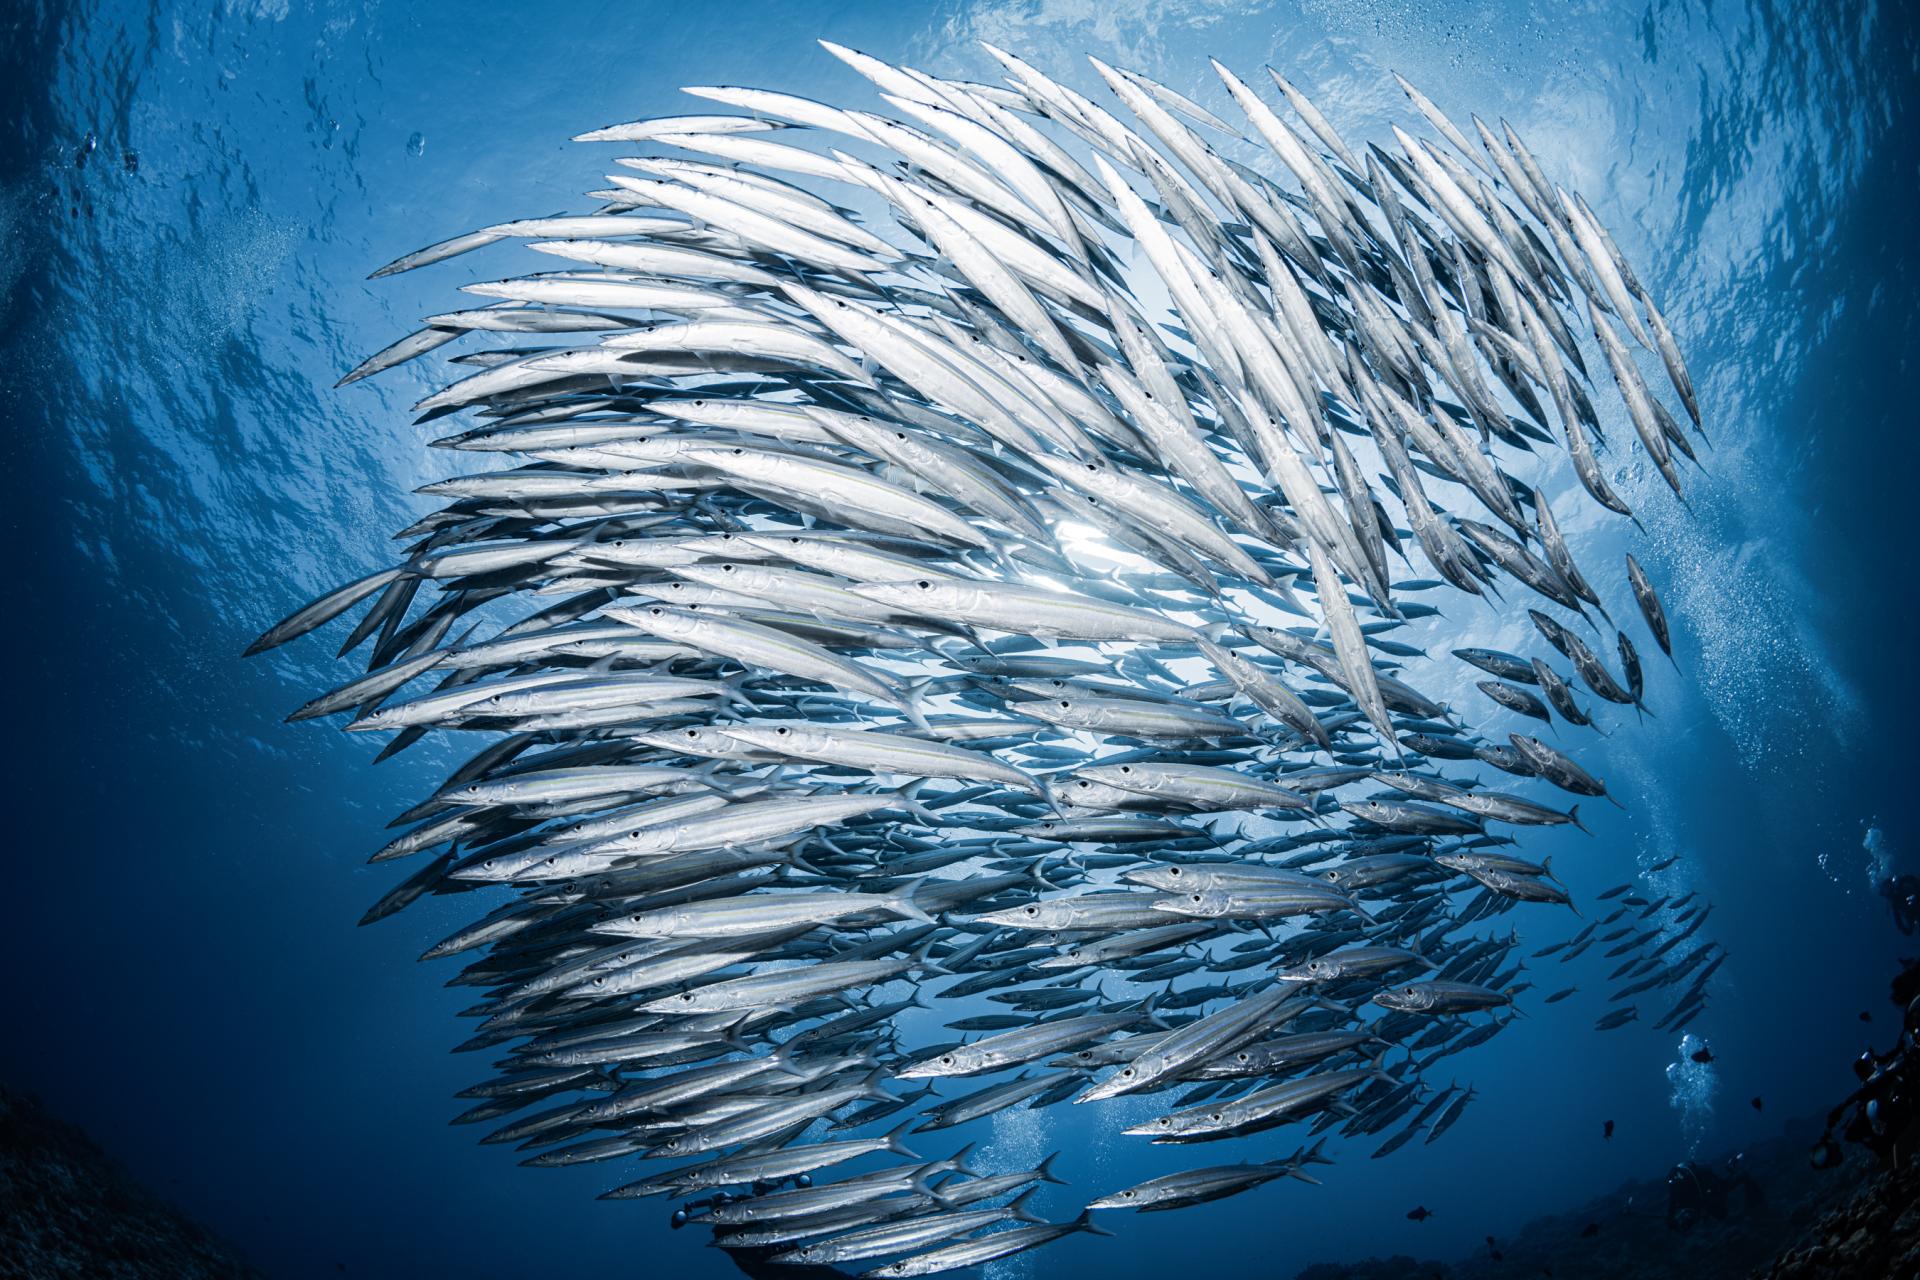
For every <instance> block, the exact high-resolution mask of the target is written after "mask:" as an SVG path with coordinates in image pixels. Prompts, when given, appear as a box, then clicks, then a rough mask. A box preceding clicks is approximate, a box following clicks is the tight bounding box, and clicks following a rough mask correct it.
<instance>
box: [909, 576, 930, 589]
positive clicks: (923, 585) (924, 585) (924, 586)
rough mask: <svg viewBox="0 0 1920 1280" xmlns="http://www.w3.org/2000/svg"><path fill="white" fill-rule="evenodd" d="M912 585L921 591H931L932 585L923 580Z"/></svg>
mask: <svg viewBox="0 0 1920 1280" xmlns="http://www.w3.org/2000/svg"><path fill="white" fill-rule="evenodd" d="M913 585H914V586H916V587H918V588H920V589H921V590H922V591H931V590H933V584H932V583H931V582H928V581H927V580H926V579H925V578H922V579H920V581H918V582H916V583H914V584H913Z"/></svg>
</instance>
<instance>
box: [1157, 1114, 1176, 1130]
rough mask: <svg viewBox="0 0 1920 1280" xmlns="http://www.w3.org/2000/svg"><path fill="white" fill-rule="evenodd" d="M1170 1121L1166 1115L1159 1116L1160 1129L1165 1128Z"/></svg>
mask: <svg viewBox="0 0 1920 1280" xmlns="http://www.w3.org/2000/svg"><path fill="white" fill-rule="evenodd" d="M1172 1123H1173V1121H1172V1120H1171V1119H1170V1118H1169V1117H1167V1116H1161V1117H1160V1127H1161V1128H1162V1129H1164V1128H1166V1127H1167V1126H1168V1125H1170V1124H1172Z"/></svg>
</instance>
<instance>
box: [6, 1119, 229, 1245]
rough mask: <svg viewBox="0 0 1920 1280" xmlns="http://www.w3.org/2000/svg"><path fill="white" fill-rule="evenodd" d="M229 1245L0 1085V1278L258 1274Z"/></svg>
mask: <svg viewBox="0 0 1920 1280" xmlns="http://www.w3.org/2000/svg"><path fill="white" fill-rule="evenodd" d="M260 1274H261V1273H260V1272H258V1271H256V1270H254V1269H253V1268H252V1267H251V1266H249V1265H248V1264H247V1262H246V1260H245V1259H244V1258H242V1257H241V1256H240V1255H239V1253H238V1252H237V1251H236V1250H235V1249H234V1248H233V1247H232V1246H231V1245H228V1244H227V1243H225V1242H224V1241H222V1240H220V1239H219V1238H218V1237H217V1236H215V1235H213V1233H211V1232H210V1231H208V1230H207V1229H206V1228H204V1227H202V1226H200V1225H199V1224H198V1223H196V1222H194V1221H192V1220H191V1219H189V1218H188V1217H186V1216H185V1215H184V1214H182V1213H181V1212H180V1210H178V1209H176V1208H174V1207H173V1206H172V1205H169V1204H167V1203H166V1202H165V1201H163V1200H161V1199H159V1198H157V1197H156V1196H154V1195H153V1194H152V1193H151V1192H149V1191H148V1190H146V1189H145V1188H144V1187H142V1186H141V1185H140V1184H139V1183H137V1182H135V1181H134V1180H133V1178H132V1177H131V1176H130V1175H129V1174H127V1173H126V1171H125V1170H123V1169H121V1168H120V1167H119V1166H118V1165H116V1164H114V1163H113V1161H112V1160H111V1159H109V1158H108V1157H107V1155H106V1153H105V1152H103V1151H101V1150H100V1148H99V1147H98V1146H96V1145H94V1142H93V1140H92V1139H91V1138H89V1137H87V1135H86V1134H84V1133H82V1132H81V1131H80V1130H78V1129H76V1128H74V1127H73V1126H72V1125H70V1124H67V1123H65V1122H63V1121H61V1120H57V1119H55V1118H54V1117H53V1116H50V1115H48V1114H47V1112H46V1110H45V1109H44V1108H42V1107H41V1106H40V1104H39V1103H38V1102H36V1101H35V1100H34V1099H32V1098H30V1097H28V1096H26V1095H24V1094H19V1093H14V1092H11V1091H9V1090H8V1089H6V1088H4V1087H0V1277H4V1278H5V1280H68V1277H73V1278H74V1280H80V1278H82V1277H84V1278H85V1280H149V1278H152V1280H161V1278H162V1277H165V1278H166V1280H256V1278H257V1277H259V1276H260Z"/></svg>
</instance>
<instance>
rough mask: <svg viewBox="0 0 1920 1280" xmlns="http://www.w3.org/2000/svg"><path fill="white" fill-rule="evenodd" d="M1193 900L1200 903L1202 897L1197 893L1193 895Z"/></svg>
mask: <svg viewBox="0 0 1920 1280" xmlns="http://www.w3.org/2000/svg"><path fill="white" fill-rule="evenodd" d="M1193 900H1194V901H1195V902H1198V901H1200V895H1199V894H1197V893H1196V894H1194V895H1193Z"/></svg>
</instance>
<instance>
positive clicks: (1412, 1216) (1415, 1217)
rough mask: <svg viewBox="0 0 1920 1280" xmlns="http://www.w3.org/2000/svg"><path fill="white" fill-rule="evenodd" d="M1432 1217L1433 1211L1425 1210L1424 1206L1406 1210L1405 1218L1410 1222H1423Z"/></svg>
mask: <svg viewBox="0 0 1920 1280" xmlns="http://www.w3.org/2000/svg"><path fill="white" fill-rule="evenodd" d="M1432 1216H1433V1210H1431V1209H1429V1208H1427V1206H1425V1205H1419V1206H1416V1207H1415V1208H1412V1209H1409V1210H1407V1218H1408V1220H1409V1221H1412V1222H1425V1221H1426V1220H1427V1219H1428V1218H1431V1217H1432Z"/></svg>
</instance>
